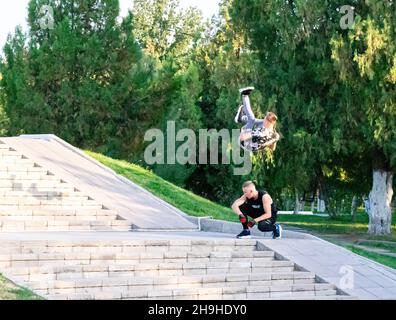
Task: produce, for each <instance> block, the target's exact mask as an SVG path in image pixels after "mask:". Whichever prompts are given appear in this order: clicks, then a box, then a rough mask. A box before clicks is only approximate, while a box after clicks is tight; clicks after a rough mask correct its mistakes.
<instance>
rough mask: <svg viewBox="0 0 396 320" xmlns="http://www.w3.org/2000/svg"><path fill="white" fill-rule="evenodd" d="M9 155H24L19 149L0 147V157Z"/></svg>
mask: <svg viewBox="0 0 396 320" xmlns="http://www.w3.org/2000/svg"><path fill="white" fill-rule="evenodd" d="M7 155H13V156H20V157H22V156H23V154H22V153H20V152H18V151H13V150H7V149H0V157H2V156H7Z"/></svg>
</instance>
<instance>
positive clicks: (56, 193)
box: [0, 189, 85, 198]
mask: <svg viewBox="0 0 396 320" xmlns="http://www.w3.org/2000/svg"><path fill="white" fill-rule="evenodd" d="M26 195H29V196H31V197H36V196H43V195H44V196H48V197H55V198H56V197H85V195H84V194H83V193H81V192H79V191H72V192H68V191H56V190H53V189H52V190H51V191H42V192H39V191H36V190H30V191H23V190H21V191H15V190H9V191H6V190H0V197H24V196H26Z"/></svg>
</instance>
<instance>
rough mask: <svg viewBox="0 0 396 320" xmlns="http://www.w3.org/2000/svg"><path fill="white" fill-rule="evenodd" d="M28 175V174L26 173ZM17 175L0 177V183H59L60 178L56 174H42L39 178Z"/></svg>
mask: <svg viewBox="0 0 396 320" xmlns="http://www.w3.org/2000/svg"><path fill="white" fill-rule="evenodd" d="M27 175H29V174H27ZM27 175H26V177H21V176H20V177H17V176H16V175H15V176H14V175H9V176H8V177H0V183H1V184H4V185H11V184H12V183H16V182H17V183H22V184H32V183H34V184H38V185H40V184H42V183H53V184H59V183H61V179H60V178H58V177H56V176H51V175H42V174H41V177H40V178H37V177H28V176H27Z"/></svg>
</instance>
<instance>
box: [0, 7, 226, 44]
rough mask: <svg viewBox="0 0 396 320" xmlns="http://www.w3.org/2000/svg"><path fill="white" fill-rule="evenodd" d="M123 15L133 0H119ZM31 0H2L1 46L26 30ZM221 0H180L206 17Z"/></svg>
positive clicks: (0, 21)
mask: <svg viewBox="0 0 396 320" xmlns="http://www.w3.org/2000/svg"><path fill="white" fill-rule="evenodd" d="M119 1H120V9H121V16H124V15H125V14H126V13H127V12H128V9H129V8H131V7H132V5H133V0H119ZM28 2H29V0H0V48H2V47H3V46H4V44H5V41H6V40H7V35H8V34H9V33H10V32H11V33H13V32H14V30H15V27H16V26H17V25H22V27H23V29H24V30H25V31H26V29H27V27H26V18H27V5H28ZM218 3H219V0H217V1H216V0H180V5H181V6H182V7H188V6H194V7H197V8H198V9H200V10H201V11H202V13H203V15H204V17H205V18H210V17H211V16H212V15H213V14H217V13H218Z"/></svg>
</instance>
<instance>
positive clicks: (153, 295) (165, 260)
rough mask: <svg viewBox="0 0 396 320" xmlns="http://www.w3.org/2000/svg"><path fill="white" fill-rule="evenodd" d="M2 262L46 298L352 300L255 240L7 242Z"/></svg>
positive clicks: (14, 277) (12, 276)
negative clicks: (278, 258)
mask: <svg viewBox="0 0 396 320" xmlns="http://www.w3.org/2000/svg"><path fill="white" fill-rule="evenodd" d="M0 268H1V270H2V272H4V275H5V276H7V277H9V278H10V279H11V280H13V281H14V282H15V283H17V284H19V285H22V286H25V287H28V288H30V289H32V290H33V291H34V292H36V293H38V294H40V295H42V296H43V297H45V298H47V299H62V300H65V299H73V300H74V299H145V300H146V299H154V300H160V299H210V300H212V299H214V300H217V299H255V300H256V299H315V300H316V299H326V300H328V299H333V300H335V299H337V300H338V299H351V298H352V297H350V296H347V295H342V294H340V293H339V292H338V291H337V288H336V287H335V286H334V285H332V284H328V283H319V282H318V281H317V279H316V277H315V274H313V273H311V272H306V271H301V270H299V269H298V267H297V266H295V265H294V263H293V262H291V261H287V260H277V259H276V258H275V254H274V252H273V251H268V250H264V248H263V247H261V246H260V243H257V241H256V240H253V239H252V240H246V239H245V240H240V239H238V240H234V239H219V240H206V239H205V240H204V239H202V240H201V239H197V240H184V239H183V240H178V239H175V240H85V241H72V240H64V241H60V240H57V241H55V240H47V241H42V240H36V241H5V242H4V243H2V248H1V249H0Z"/></svg>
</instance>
